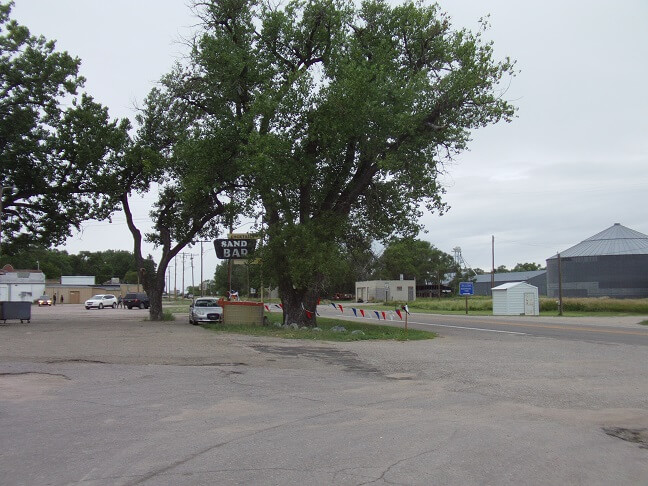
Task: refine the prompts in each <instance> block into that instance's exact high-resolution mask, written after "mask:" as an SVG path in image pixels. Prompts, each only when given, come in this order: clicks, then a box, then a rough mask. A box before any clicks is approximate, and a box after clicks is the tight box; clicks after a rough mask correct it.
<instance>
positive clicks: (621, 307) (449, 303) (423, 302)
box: [408, 296, 648, 316]
mask: <svg viewBox="0 0 648 486" xmlns="http://www.w3.org/2000/svg"><path fill="white" fill-rule="evenodd" d="M408 305H409V309H410V311H413V312H429V313H438V314H465V312H466V300H465V297H454V298H444V299H434V298H426V299H417V300H416V301H414V302H409V304H408ZM492 312H493V300H492V299H491V298H490V297H484V296H471V297H468V313H469V314H475V315H490V314H492ZM557 313H558V299H556V298H548V297H541V298H540V315H555V314H557ZM563 313H565V315H568V316H591V315H597V316H623V315H645V314H648V299H609V298H564V299H563Z"/></svg>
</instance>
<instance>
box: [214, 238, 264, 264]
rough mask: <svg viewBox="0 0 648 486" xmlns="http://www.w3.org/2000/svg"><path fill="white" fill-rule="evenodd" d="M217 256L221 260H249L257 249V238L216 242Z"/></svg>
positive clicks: (219, 240) (228, 239)
mask: <svg viewBox="0 0 648 486" xmlns="http://www.w3.org/2000/svg"><path fill="white" fill-rule="evenodd" d="M214 248H215V249H216V256H217V257H218V258H220V259H221V260H231V259H239V258H248V257H249V256H250V255H252V253H254V248H256V239H255V238H227V239H217V240H214Z"/></svg>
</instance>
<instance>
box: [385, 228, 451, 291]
mask: <svg viewBox="0 0 648 486" xmlns="http://www.w3.org/2000/svg"><path fill="white" fill-rule="evenodd" d="M457 270H458V268H457V265H456V264H455V262H454V259H453V258H452V256H451V255H448V254H447V253H445V252H443V251H441V250H439V249H437V248H435V247H434V246H433V245H432V244H431V243H429V242H427V241H422V240H416V239H414V238H403V239H397V240H394V241H392V242H390V243H389V245H388V246H387V247H386V248H385V250H384V251H383V254H382V255H381V256H380V258H379V259H378V262H377V269H376V272H375V273H374V278H376V279H384V280H390V279H398V278H399V276H400V275H401V274H403V275H404V277H405V278H406V279H416V281H417V282H426V281H429V282H436V281H437V280H438V278H439V275H441V276H442V277H443V275H445V274H446V273H449V272H456V271H457Z"/></svg>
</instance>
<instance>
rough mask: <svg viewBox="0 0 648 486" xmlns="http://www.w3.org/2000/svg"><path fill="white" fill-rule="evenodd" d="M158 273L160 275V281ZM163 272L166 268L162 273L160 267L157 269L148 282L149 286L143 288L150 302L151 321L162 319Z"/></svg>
mask: <svg viewBox="0 0 648 486" xmlns="http://www.w3.org/2000/svg"><path fill="white" fill-rule="evenodd" d="M160 274H161V275H162V280H161V281H160ZM165 274H166V268H165V269H164V272H163V273H160V269H158V270H157V272H156V275H155V278H153V279H151V282H149V285H150V287H148V288H145V290H146V293H147V294H148V296H149V301H150V302H151V307H149V316H150V318H151V320H152V321H161V320H162V319H163V312H162V293H163V292H164V275H165Z"/></svg>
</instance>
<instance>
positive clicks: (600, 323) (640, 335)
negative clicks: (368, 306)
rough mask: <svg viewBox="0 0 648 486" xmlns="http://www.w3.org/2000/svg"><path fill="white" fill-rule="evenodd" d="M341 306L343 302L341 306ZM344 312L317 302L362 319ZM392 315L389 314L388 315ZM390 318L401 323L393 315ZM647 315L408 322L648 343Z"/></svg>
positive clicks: (328, 309)
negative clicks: (643, 323)
mask: <svg viewBox="0 0 648 486" xmlns="http://www.w3.org/2000/svg"><path fill="white" fill-rule="evenodd" d="M343 308H344V306H343ZM344 310H345V312H340V311H339V310H335V309H333V307H332V306H326V305H322V306H319V308H318V312H319V313H320V314H321V315H323V316H326V317H338V318H346V319H352V320H358V319H362V318H361V317H355V316H353V313H352V311H351V306H346V308H345V309H344ZM366 316H370V318H368V317H365V318H364V320H368V321H370V322H376V323H377V322H378V321H377V320H376V318H375V314H373V312H371V311H370V312H366ZM392 317H393V315H392ZM394 319H395V320H394V321H390V323H396V324H398V325H403V324H404V323H401V322H400V319H399V318H398V317H397V316H396V317H395V318H394ZM645 320H648V316H645V317H640V316H632V317H603V318H601V317H573V318H569V317H526V316H520V317H518V316H472V315H438V314H421V313H412V314H411V315H410V316H409V317H408V326H410V327H412V328H415V329H426V330H433V331H435V332H438V333H441V334H443V335H466V334H471V333H472V334H474V333H480V332H495V333H503V334H516V335H520V336H535V337H546V338H554V339H561V340H564V339H567V340H572V341H590V342H601V343H618V344H636V345H641V346H648V326H643V325H640V324H639V323H640V322H642V321H645Z"/></svg>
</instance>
